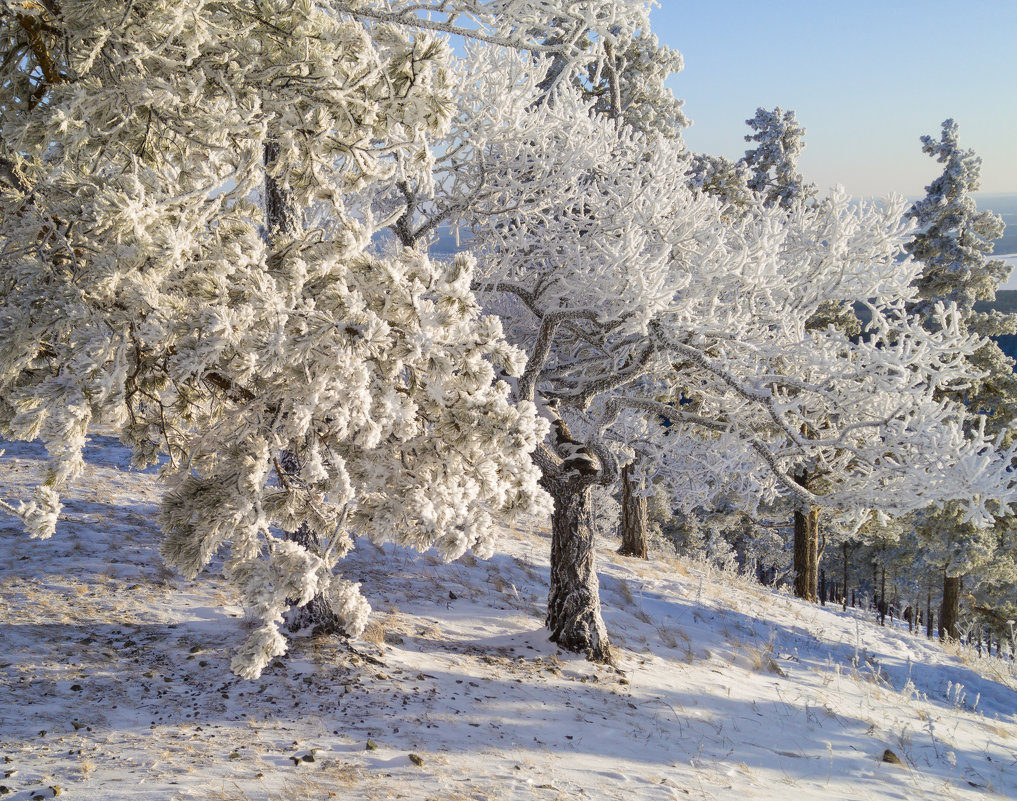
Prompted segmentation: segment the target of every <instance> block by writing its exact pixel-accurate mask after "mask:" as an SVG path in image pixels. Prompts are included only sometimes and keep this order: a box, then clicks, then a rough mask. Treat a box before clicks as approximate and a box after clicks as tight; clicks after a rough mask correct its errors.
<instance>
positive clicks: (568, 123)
mask: <svg viewBox="0 0 1017 801" xmlns="http://www.w3.org/2000/svg"><path fill="white" fill-rule="evenodd" d="M526 69H527V68H526V66H525V64H522V63H521V62H520V64H519V67H518V69H517V71H516V72H515V73H514V74H515V75H516V77H517V80H516V82H515V83H514V84H513V86H512V87H510V88H506V89H505V90H503V91H501V92H500V94H499V98H500V107H499V114H500V115H504V116H503V117H501V118H500V119H501V120H505V121H507V120H511V124H508V123H507V122H505V123H502V122H499V118H498V117H497V116H496V115H495V114H488V115H487V116H486V117H485V125H486V126H487V127H486V128H485V130H484V132H483V136H484V138H483V139H476V140H473V141H474V143H475V146H476V148H477V149H476V156H477V161H476V162H475V164H476V167H475V171H476V172H475V174H476V175H482V176H483V187H484V189H483V203H478V204H474V205H473V206H471V208H470V209H469V213H470V215H472V219H470V220H468V222H470V224H471V228H472V233H473V234H474V236H475V237H476V240H475V244H476V245H477V252H478V258H479V259H480V265H481V279H480V283H481V286H482V287H483V288H484V289H486V290H487V291H488V293H490V295H491V296H492V297H496V298H497V301H492V302H496V303H497V305H496V307H497V308H498V310H499V313H500V314H501V316H502V317H503V319H504V321H505V326H506V332H507V334H508V336H509V338H510V339H511V340H512V341H513V342H515V343H517V344H518V345H520V346H521V347H523V348H525V349H526V351H527V353H528V357H529V359H528V363H527V367H526V370H525V371H524V374H523V376H522V377H521V379H520V380H519V381H518V382H517V383H516V385H515V392H516V397H518V398H520V399H529V400H532V401H534V402H535V403H537V404H538V405H540V404H544V405H547V406H548V407H549V412H550V414H551V415H552V416H554V417H555V418H556V419H555V425H554V428H553V430H552V434H551V436H550V437H549V438H548V439H547V440H546V441H545V443H544V445H543V446H542V447H540V448H538V450H537V451H536V455H535V458H536V460H537V463H538V465H539V466H540V468H541V471H542V474H543V478H542V482H543V485H544V487H545V488H546V489H547V490H548V491H549V492H550V493H551V495H552V497H553V499H554V502H555V511H554V514H553V516H552V549H553V551H554V552H555V559H554V560H553V563H552V576H551V582H552V587H551V593H550V603H549V611H548V624H549V627H550V628H551V632H552V637H553V639H554V640H555V641H556V642H558V643H559V644H561V645H562V646H563V647H567V648H570V649H573V650H579V651H584V650H585V651H587V652H588V653H589V654H590V655H591V656H593V657H594V658H607V657H608V656H609V654H610V649H609V643H608V639H607V633H606V630H605V629H604V626H603V621H602V620H601V617H600V612H599V599H598V590H597V580H596V573H595V565H594V558H593V553H594V550H593V538H592V528H591V526H590V521H589V518H590V510H589V498H590V488H591V487H592V486H593V485H594V484H598V483H600V484H605V485H610V484H612V483H613V482H614V481H616V480H617V477H618V473H619V469H618V455H617V451H616V450H615V448H614V445H613V443H614V442H615V441H616V437H615V434H616V432H617V431H618V427H619V426H620V427H623V428H626V429H627V428H628V427H629V426H630V425H631V423H630V422H629V421H628V420H627V419H626V415H629V416H634V417H636V418H640V417H641V418H643V419H644V420H649V421H653V422H654V423H655V425H648V426H646V427H645V429H644V430H645V431H646V432H647V434H648V436H649V435H652V434H653V433H654V432H655V433H656V436H657V440H658V441H657V442H656V449H657V450H656V453H657V458H659V459H661V460H665V459H666V460H669V462H670V465H671V469H670V470H669V472H670V473H671V475H672V476H673V478H672V481H673V484H674V485H675V488H676V491H675V493H674V497H676V498H680V499H682V502H684V503H686V504H688V505H689V506H690V507H692V506H695V505H707V504H709V502H710V500H711V498H712V497H713V495H714V494H715V493H716V492H717V491H718V488H723V490H724V491H725V492H728V491H730V490H731V489H732V487H733V486H734V487H737V490H738V491H737V493H736V495H737V496H738V497H740V498H743V499H748V500H747V503H748V505H749V506H750V507H751V506H752V504H754V503H755V502H757V501H758V502H764V501H768V500H773V499H775V498H777V497H779V496H782V495H783V496H787V497H789V498H791V499H792V500H794V501H795V502H796V503H799V504H801V505H802V506H803V507H805V506H807V507H810V508H811V507H813V506H828V507H833V508H841V509H860V508H864V507H870V506H876V507H877V508H884V509H886V510H889V511H903V510H905V509H912V508H915V507H916V506H922V505H925V504H926V503H927V501H929V500H933V499H946V498H952V497H964V498H969V499H970V501H969V506H968V508H969V512H970V514H971V517H972V519H973V520H976V521H978V522H985V521H986V520H988V519H989V518H990V517H991V513H992V512H994V511H998V509H999V506H998V505H997V504H998V502H1003V503H1005V502H1007V500H1008V499H1009V497H1010V495H1011V493H1012V488H1011V486H1010V484H1011V481H1010V478H1009V476H1008V474H1007V473H1006V470H1005V466H1006V465H1007V464H1008V463H1009V462H1008V460H1009V459H1010V456H1011V455H1010V454H1006V455H1005V456H1004V457H1003V458H997V457H996V456H995V455H994V452H993V451H992V447H991V446H992V442H991V440H990V439H988V438H987V437H985V436H984V435H982V434H981V433H980V432H979V431H977V430H974V431H969V432H965V430H964V426H963V419H964V410H963V408H961V407H960V406H958V405H955V404H949V403H946V404H944V403H940V402H939V401H938V400H937V399H936V398H934V393H935V391H936V389H937V387H941V386H947V385H952V384H959V383H962V382H964V381H967V380H968V379H969V375H968V372H967V371H968V367H967V365H966V362H965V361H964V359H963V357H962V354H965V353H969V352H971V351H972V350H973V349H974V348H975V347H976V346H977V341H976V339H975V338H973V337H965V336H963V335H961V333H960V332H959V331H958V330H957V320H956V315H955V314H954V313H952V312H950V311H948V310H945V309H944V310H940V312H939V319H940V322H941V325H942V328H940V329H939V330H937V331H929V330H926V329H924V328H923V327H922V326H920V325H919V324H918V323H917V322H916V321H915V320H913V319H910V318H908V317H907V316H906V315H905V314H904V306H905V304H906V302H907V300H908V299H909V298H910V289H909V284H910V281H911V280H912V278H913V277H914V273H915V270H916V266H915V264H913V263H912V262H909V261H905V262H904V263H903V264H902V263H901V262H900V259H899V256H900V255H901V251H902V248H903V244H904V242H905V241H906V239H907V237H908V235H909V228H908V226H907V225H905V224H903V223H902V222H901V219H900V218H901V215H902V213H903V210H904V209H903V206H902V205H901V204H899V203H893V204H890V205H889V206H888V207H887V208H885V209H877V208H866V209H861V208H858V207H853V206H852V205H851V204H850V203H849V201H848V199H847V198H846V197H844V196H842V195H839V194H835V195H834V196H833V197H832V198H831V199H830V201H829V202H827V203H823V204H818V205H816V206H814V207H810V206H807V205H805V204H797V205H796V206H794V207H793V208H791V209H783V208H780V207H771V206H767V205H766V204H765V203H762V202H759V203H757V204H756V205H755V206H754V207H753V208H752V210H751V213H749V214H746V215H744V216H743V217H741V218H739V219H737V220H732V219H731V218H730V217H728V216H727V215H726V214H725V208H724V207H723V206H722V205H721V204H719V203H718V202H716V201H715V200H714V199H712V198H710V197H709V196H704V195H703V194H702V193H698V192H694V191H693V190H691V189H690V188H689V186H688V184H687V179H686V177H685V172H686V170H685V169H684V168H683V169H677V170H676V169H675V166H676V165H681V166H682V167H684V166H685V164H686V162H687V159H688V157H687V155H686V153H685V151H684V149H683V148H682V147H681V145H680V143H677V142H674V141H673V140H665V139H661V138H652V137H647V135H645V134H643V133H641V132H638V131H634V130H632V129H631V128H630V127H627V126H624V125H618V124H617V123H616V122H615V121H612V120H605V119H603V117H601V116H599V115H597V114H595V113H591V108H590V105H589V103H588V102H587V101H586V100H584V98H583V97H582V96H581V94H580V93H578V92H576V91H573V90H572V89H571V88H570V87H568V86H563V87H561V88H560V89H559V91H558V94H557V95H556V96H555V98H554V102H550V103H534V102H533V100H532V94H530V93H531V92H532V90H533V87H534V86H539V84H540V77H539V76H537V77H532V76H530V77H528V74H527V72H526ZM506 72H510V70H506ZM528 82H529V86H528ZM854 301H858V302H864V303H866V304H867V305H868V306H869V308H870V311H871V315H872V321H871V323H870V325H869V329H868V331H867V334H866V336H865V337H864V338H862V339H861V340H860V341H856V340H854V339H852V338H851V337H849V336H848V335H846V334H845V333H844V332H843V331H841V330H839V329H837V328H836V327H832V326H828V327H825V328H820V329H812V328H809V327H808V326H807V325H806V323H807V321H808V320H810V319H811V318H812V317H813V315H814V314H815V313H816V311H817V309H819V308H820V307H821V306H823V305H824V304H830V303H838V304H839V303H851V302H854ZM665 419H666V420H669V421H670V422H671V426H670V427H669V428H667V429H665V427H664V426H662V425H660V422H661V421H662V420H665ZM804 432H816V433H815V434H809V433H804ZM665 434H666V436H665ZM623 439H624V437H623ZM944 454H946V458H944ZM806 462H808V463H810V464H813V465H816V466H818V468H819V469H821V471H822V473H823V475H824V483H823V486H822V489H821V490H816V489H810V488H809V487H803V486H801V484H800V483H798V482H797V481H796V480H795V472H796V470H798V469H800V466H801V465H802V464H803V463H806ZM679 487H680V490H679V489H678V488H679Z"/></svg>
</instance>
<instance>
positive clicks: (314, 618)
mask: <svg viewBox="0 0 1017 801" xmlns="http://www.w3.org/2000/svg"><path fill="white" fill-rule="evenodd" d="M278 157H279V145H278V143H277V142H275V141H272V140H269V141H268V142H266V143H265V153H264V160H265V226H266V228H267V229H268V237H269V243H270V245H271V246H273V247H275V246H277V245H278V244H279V243H280V241H285V240H287V239H290V238H292V237H294V236H296V235H297V233H298V231H299V223H298V218H297V210H296V208H295V207H294V205H293V196H292V195H291V194H290V193H289V192H287V191H286V190H285V189H283V187H282V186H280V185H279V182H278V181H277V180H276V179H275V178H273V177H272V176H271V175H269V172H270V171H271V169H272V166H273V164H274V162H275V160H276V159H277V158H278ZM279 462H280V467H281V468H282V471H283V473H285V474H286V475H284V476H280V480H282V481H284V482H285V480H286V476H289V475H296V474H297V473H298V472H299V470H300V465H299V464H298V463H297V460H296V457H295V456H294V455H293V454H292V453H290V452H288V451H287V452H284V453H283V454H282V456H281V458H280V459H279ZM285 536H286V539H288V540H290V541H291V542H295V543H297V544H298V545H302V546H303V547H304V548H306V549H307V550H308V551H311V552H314V551H315V550H316V549H317V547H318V543H317V542H316V541H315V537H314V535H313V534H312V533H311V530H310V529H309V528H307V526H301V527H300V528H298V529H297V530H296V531H287V532H285ZM286 628H287V629H289V630H290V631H300V630H301V629H303V628H310V629H312V630H313V631H314V632H315V633H324V634H334V633H336V632H339V631H342V624H341V623H340V622H339V618H338V617H337V616H336V614H335V612H333V611H332V609H331V607H330V606H329V605H328V604H327V603H326V602H325V599H324V597H322V596H321V595H319V596H316V597H315V598H312V599H311V601H310V602H308V603H307V604H305V605H304V606H295V605H294V606H290V608H289V610H287V612H286Z"/></svg>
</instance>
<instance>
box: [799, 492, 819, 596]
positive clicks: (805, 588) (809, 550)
mask: <svg viewBox="0 0 1017 801" xmlns="http://www.w3.org/2000/svg"><path fill="white" fill-rule="evenodd" d="M794 525H795V548H794V573H795V580H794V593H795V596H796V597H798V598H803V599H805V600H806V601H812V602H813V603H815V602H816V601H817V600H818V597H819V510H818V509H810V510H809V511H807V512H803V511H800V510H797V509H796V510H795V514H794Z"/></svg>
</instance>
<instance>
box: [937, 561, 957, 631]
mask: <svg viewBox="0 0 1017 801" xmlns="http://www.w3.org/2000/svg"><path fill="white" fill-rule="evenodd" d="M960 594H961V577H960V576H948V575H946V574H945V573H944V574H943V604H942V606H940V607H939V638H940V639H941V640H942V639H944V638H945V637H949V638H950V639H953V640H956V639H957V637H958V633H957V618H958V617H959V616H960Z"/></svg>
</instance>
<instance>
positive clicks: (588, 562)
mask: <svg viewBox="0 0 1017 801" xmlns="http://www.w3.org/2000/svg"><path fill="white" fill-rule="evenodd" d="M544 487H545V488H546V489H547V490H548V491H549V492H550V494H551V497H552V499H553V500H554V512H553V513H552V515H551V588H550V591H549V593H548V598H547V627H548V629H549V630H550V632H551V640H552V642H555V643H557V644H558V645H560V646H561V647H562V648H564V649H566V650H568V651H576V652H579V653H585V654H586V656H587V658H588V659H590V660H591V661H595V662H609V661H610V660H611V644H610V642H609V640H608V636H607V628H606V627H605V626H604V619H603V618H602V617H601V614H600V586H599V583H598V580H597V571H596V564H595V556H596V551H595V549H594V534H593V519H592V515H591V505H590V484H589V483H587V482H576V481H555V480H551V481H549V480H547V477H546V476H545V480H544Z"/></svg>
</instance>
